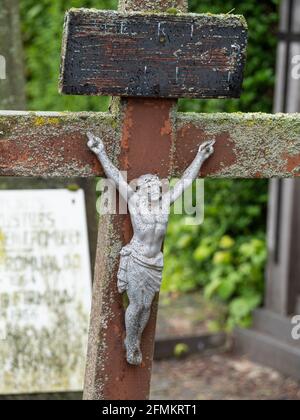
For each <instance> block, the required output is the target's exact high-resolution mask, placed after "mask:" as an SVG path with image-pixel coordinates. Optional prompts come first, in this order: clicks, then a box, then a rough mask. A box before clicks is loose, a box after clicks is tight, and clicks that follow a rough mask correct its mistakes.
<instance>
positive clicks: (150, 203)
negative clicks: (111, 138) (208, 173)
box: [87, 133, 215, 366]
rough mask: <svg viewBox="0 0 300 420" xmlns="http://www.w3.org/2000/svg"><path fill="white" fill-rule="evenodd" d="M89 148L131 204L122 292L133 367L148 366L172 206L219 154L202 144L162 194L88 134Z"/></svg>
mask: <svg viewBox="0 0 300 420" xmlns="http://www.w3.org/2000/svg"><path fill="white" fill-rule="evenodd" d="M87 136H88V147H89V148H90V150H91V151H92V152H94V153H95V154H96V156H97V157H98V159H99V161H100V163H101V165H102V167H103V170H104V172H105V174H106V176H107V177H108V178H109V179H111V180H112V181H113V182H114V183H115V184H116V187H117V189H118V190H119V193H120V195H121V196H122V197H123V198H124V199H125V200H126V201H127V204H128V209H129V213H130V217H131V222H132V227H133V237H132V239H131V241H130V243H129V244H128V245H126V246H124V247H123V248H122V250H121V252H120V265H119V271H118V290H119V293H125V292H127V295H128V300H129V305H128V307H127V310H126V314H125V323H126V338H125V348H126V358H127V362H128V363H129V364H131V365H135V366H139V365H140V364H141V363H142V353H141V348H140V344H141V338H142V334H143V331H144V329H145V327H146V325H147V323H148V321H149V317H150V313H151V305H152V302H153V299H154V297H155V294H156V293H158V292H159V290H160V286H161V282H162V271H163V265H164V259H163V253H162V245H163V241H164V238H165V234H166V231H167V226H168V219H169V214H170V211H169V210H170V206H171V205H172V204H173V203H174V202H175V201H176V200H177V199H178V198H179V197H180V196H181V195H182V194H183V192H184V190H185V189H187V188H188V187H190V185H191V184H192V183H193V181H194V180H195V179H196V178H197V177H198V175H199V172H200V169H201V167H202V164H203V163H204V162H205V161H206V160H207V159H208V158H209V157H210V156H211V155H212V154H213V153H214V144H215V141H214V140H210V141H207V142H206V143H204V144H201V145H200V147H199V150H198V153H197V155H196V157H195V159H194V161H193V162H192V164H191V165H190V166H189V167H188V168H187V170H186V171H185V173H184V174H183V176H182V178H181V179H180V180H179V181H178V182H177V183H176V184H175V186H174V188H171V189H169V190H168V191H167V192H165V193H163V192H162V183H161V181H160V179H159V178H158V176H156V175H152V174H147V175H143V176H141V177H140V178H139V179H138V180H137V184H136V189H134V188H132V187H131V186H130V185H129V184H127V182H126V181H125V179H124V177H123V176H122V173H121V172H120V171H119V170H118V169H117V168H116V167H115V166H114V165H113V163H112V162H111V161H110V159H109V158H108V156H107V153H106V151H105V147H104V144H103V142H102V140H101V139H100V138H99V137H96V136H94V135H93V134H92V133H88V134H87Z"/></svg>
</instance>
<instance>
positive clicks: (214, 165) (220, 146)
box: [175, 124, 237, 177]
mask: <svg viewBox="0 0 300 420" xmlns="http://www.w3.org/2000/svg"><path fill="white" fill-rule="evenodd" d="M212 138H214V139H215V140H216V144H215V153H214V155H213V156H212V157H211V158H210V159H209V160H208V161H207V162H205V163H204V165H203V167H202V170H201V176H203V177H204V176H208V175H213V174H216V173H218V172H219V171H220V170H221V169H222V168H224V167H230V166H231V165H233V164H234V163H235V162H236V160H237V156H236V154H235V152H234V146H235V144H234V142H233V141H232V140H231V138H230V134H229V133H226V132H224V133H220V134H216V135H215V136H214V137H212V136H211V135H209V134H207V133H206V132H205V130H204V129H199V128H196V127H194V126H193V125H191V124H189V125H186V126H184V127H182V128H181V129H180V130H178V132H177V138H176V152H175V162H176V169H177V171H179V170H181V171H183V170H184V169H185V168H187V167H188V166H189V165H190V163H191V162H192V161H193V159H194V158H195V156H196V154H197V151H198V148H199V146H200V145H201V144H202V143H204V142H205V141H207V140H210V139H212Z"/></svg>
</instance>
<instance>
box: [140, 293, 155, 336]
mask: <svg viewBox="0 0 300 420" xmlns="http://www.w3.org/2000/svg"><path fill="white" fill-rule="evenodd" d="M143 295H144V296H143V310H142V313H141V316H140V326H139V332H138V335H139V341H141V337H142V334H143V331H144V329H145V328H146V326H147V324H148V321H149V318H150V314H151V307H152V302H153V299H154V297H155V293H153V292H149V291H146V292H144V293H143Z"/></svg>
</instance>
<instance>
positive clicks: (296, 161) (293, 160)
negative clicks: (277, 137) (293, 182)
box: [283, 154, 300, 174]
mask: <svg viewBox="0 0 300 420" xmlns="http://www.w3.org/2000/svg"><path fill="white" fill-rule="evenodd" d="M283 159H284V160H286V171H287V172H289V173H291V174H293V173H294V174H295V173H299V171H300V154H297V155H294V156H293V155H289V154H284V155H283Z"/></svg>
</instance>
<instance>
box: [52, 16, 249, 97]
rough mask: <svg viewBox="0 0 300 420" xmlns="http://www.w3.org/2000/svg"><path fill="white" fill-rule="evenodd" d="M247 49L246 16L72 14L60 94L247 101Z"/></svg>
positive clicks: (63, 62)
mask: <svg viewBox="0 0 300 420" xmlns="http://www.w3.org/2000/svg"><path fill="white" fill-rule="evenodd" d="M246 45H247V24H246V22H245V20H244V18H243V17H242V16H235V15H209V14H207V15H195V14H180V15H169V14H146V13H130V14H127V13H126V14H121V13H117V12H112V11H98V10H94V9H92V10H89V9H72V10H70V11H69V12H68V13H67V15H66V20H65V29H64V41H63V54H62V57H63V58H62V69H61V80H60V89H61V92H62V93H64V94H69V95H112V96H143V97H164V98H182V97H190V98H222V97H225V98H228V97H239V96H240V94H241V87H242V81H243V69H244V65H245V60H246Z"/></svg>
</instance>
